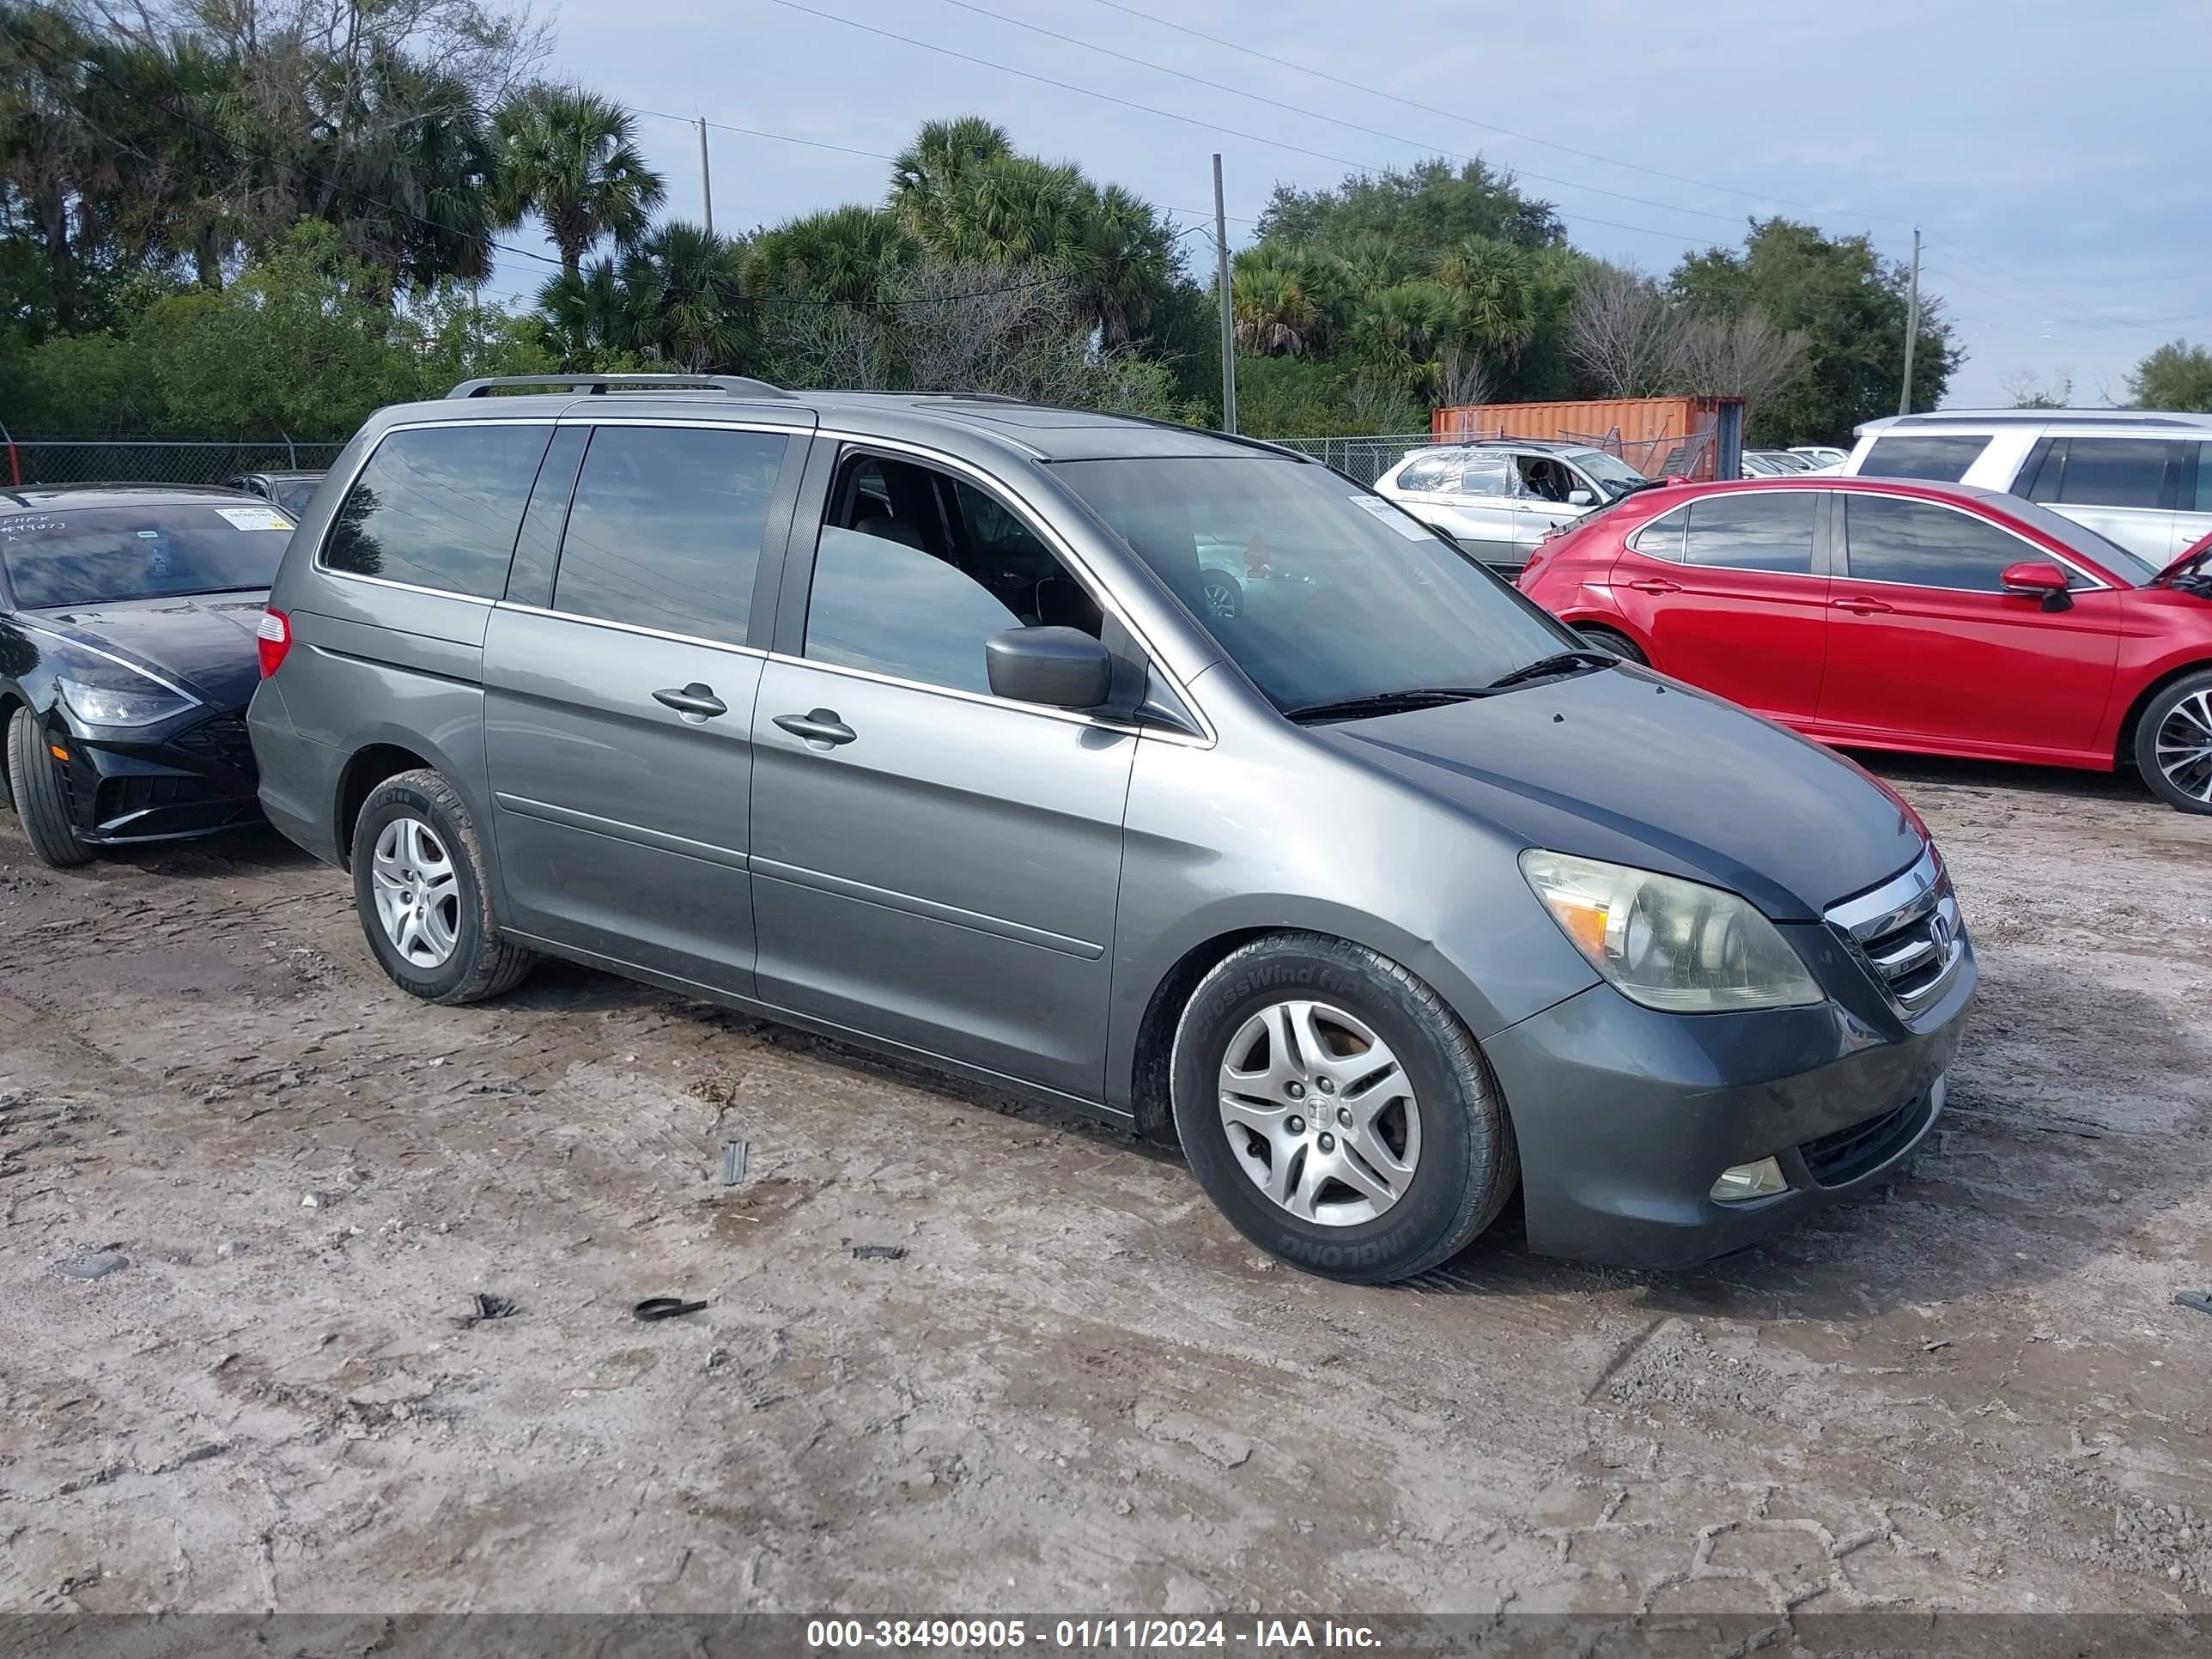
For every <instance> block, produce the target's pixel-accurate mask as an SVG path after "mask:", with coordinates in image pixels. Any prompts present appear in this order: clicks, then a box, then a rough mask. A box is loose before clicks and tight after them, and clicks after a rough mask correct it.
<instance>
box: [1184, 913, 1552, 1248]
mask: <svg viewBox="0 0 2212 1659" xmlns="http://www.w3.org/2000/svg"><path fill="white" fill-rule="evenodd" d="M1170 1073H1171V1076H1172V1079H1173V1094H1174V1108H1175V1119H1176V1133H1177V1134H1178V1136H1179V1137H1180V1139H1181V1140H1182V1148H1183V1156H1184V1157H1185V1158H1187V1159H1188V1161H1189V1164H1190V1167H1191V1172H1192V1173H1193V1174H1194V1175H1195V1176H1197V1177H1198V1182H1199V1184H1200V1186H1201V1187H1203V1188H1206V1194H1207V1195H1208V1196H1209V1197H1211V1198H1212V1200H1213V1201H1214V1203H1215V1204H1216V1205H1218V1206H1219V1207H1220V1209H1221V1211H1222V1212H1223V1213H1224V1214H1225V1215H1226V1216H1227V1217H1228V1218H1229V1219H1230V1221H1231V1223H1232V1224H1233V1225H1235V1226H1236V1228H1237V1231H1240V1232H1242V1233H1243V1235H1244V1236H1245V1237H1247V1238H1249V1239H1250V1240H1251V1241H1252V1242H1253V1243H1255V1244H1257V1245H1258V1246H1260V1248H1261V1249H1264V1250H1267V1251H1268V1252H1270V1253H1271V1254H1273V1255H1279V1256H1280V1257H1282V1258H1283V1259H1284V1260H1285V1261H1288V1262H1290V1263H1291V1264H1292V1265H1293V1266H1295V1267H1303V1268H1304V1269H1305V1270H1306V1271H1307V1272H1309V1273H1317V1274H1320V1275H1321V1276H1322V1277H1324V1278H1328V1279H1344V1280H1347V1281H1349V1282H1351V1283H1353V1284H1368V1285H1371V1284H1383V1283H1386V1282H1388V1281H1389V1280H1391V1279H1405V1278H1408V1277H1410V1276H1412V1275H1413V1274H1415V1273H1423V1272H1425V1271H1426V1270H1427V1269H1428V1268H1430V1267H1434V1266H1436V1264H1437V1263H1438V1262H1440V1261H1444V1260H1446V1259H1447V1258H1448V1257H1449V1256H1451V1255H1455V1254H1456V1253H1457V1252H1458V1251H1459V1250H1461V1249H1464V1248H1465V1247H1466V1245H1467V1244H1468V1243H1469V1242H1470V1241H1471V1240H1473V1239H1474V1237H1475V1236H1476V1235H1477V1234H1479V1233H1480V1232H1481V1231H1483V1230H1484V1229H1485V1228H1486V1227H1487V1226H1489V1225H1490V1224H1491V1223H1492V1221H1493V1220H1495V1219H1496V1218H1497V1217H1498V1212H1499V1211H1500V1210H1501V1209H1503V1208H1504V1205H1505V1201H1506V1200H1507V1199H1508V1198H1509V1197H1510V1196H1511V1194H1512V1192H1513V1188H1514V1185H1515V1182H1516V1180H1517V1179H1518V1176H1519V1165H1518V1162H1517V1160H1516V1156H1515V1152H1514V1146H1513V1132H1512V1127H1511V1125H1510V1123H1509V1122H1508V1121H1507V1119H1506V1115H1505V1110H1504V1105H1503V1103H1502V1102H1501V1101H1500V1100H1499V1098H1498V1091H1497V1087H1496V1085H1494V1084H1493V1083H1492V1081H1491V1079H1490V1074H1489V1071H1488V1068H1487V1067H1486V1066H1485V1065H1484V1063H1483V1059H1482V1054H1481V1050H1480V1048H1477V1046H1476V1044H1475V1042H1474V1036H1472V1035H1471V1034H1470V1033H1469V1032H1468V1029H1467V1027H1466V1026H1465V1025H1463V1024H1461V1023H1460V1021H1459V1018H1458V1017H1457V1016H1455V1014H1454V1013H1453V1012H1451V1010H1450V1009H1449V1007H1447V1006H1445V1004H1444V1002H1443V999H1442V998H1441V997H1439V996H1437V994H1436V993H1435V992H1434V991H1432V990H1431V989H1430V988H1429V987H1427V986H1425V985H1424V984H1422V983H1421V981H1419V980H1418V979H1416V978H1414V977H1413V975H1412V974H1410V973H1408V972H1407V970H1406V969H1403V968H1401V967H1400V966H1399V965H1398V964H1397V963H1394V962H1391V961H1389V959H1388V958H1387V957H1382V956H1379V955H1377V954H1376V952H1374V951H1370V950H1367V949H1366V948H1364V946H1361V945H1353V944H1351V943H1348V942H1347V941H1346V940H1343V939H1330V938H1327V937H1324V936H1322V935H1320V934H1315V933H1279V934H1271V935H1269V936H1267V938H1264V939H1255V940H1254V941H1253V942H1252V943H1250V944H1249V945H1243V947H1241V948H1240V949H1238V950H1237V951H1233V952H1231V954H1230V955H1229V956H1228V957H1226V958H1225V959H1224V960H1223V961H1222V963H1220V964H1219V965H1218V967H1216V968H1215V969H1213V971H1212V973H1210V974H1208V975H1206V977H1205V979H1203V980H1202V981H1200V983H1199V986H1198V988H1197V989H1196V991H1194V993H1193V994H1192V995H1191V999H1190V1001H1189V1003H1188V1005H1187V1006H1185V1008H1184V1010H1183V1015H1182V1022H1181V1023H1180V1024H1179V1025H1178V1026H1177V1028H1176V1040H1175V1049H1174V1054H1173V1058H1172V1060H1171V1063H1170Z"/></svg>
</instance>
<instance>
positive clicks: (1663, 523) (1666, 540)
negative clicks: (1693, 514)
mask: <svg viewBox="0 0 2212 1659" xmlns="http://www.w3.org/2000/svg"><path fill="white" fill-rule="evenodd" d="M1689 522H1690V509H1689V508H1688V507H1676V508H1675V509H1674V511H1673V512H1672V513H1667V514H1665V515H1664V516H1662V517H1660V518H1656V519H1654V520H1651V522H1650V524H1647V525H1645V526H1644V528H1643V529H1641V530H1639V531H1638V532H1636V533H1635V534H1634V535H1633V536H1631V537H1630V538H1628V544H1629V545H1630V546H1631V547H1632V548H1634V549H1635V550H1637V551H1638V553H1641V554H1643V555H1644V556H1646V557H1648V558H1654V559H1672V560H1673V561H1674V562H1675V563H1677V564H1680V562H1682V532H1683V529H1684V527H1685V526H1687V525H1688V524H1689Z"/></svg>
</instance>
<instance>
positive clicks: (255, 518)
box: [216, 507, 292, 530]
mask: <svg viewBox="0 0 2212 1659" xmlns="http://www.w3.org/2000/svg"><path fill="white" fill-rule="evenodd" d="M216 512H217V513H221V514H222V516H223V517H224V518H226V519H228V520H230V522H231V524H232V526H234V528H236V529H239V530H289V529H290V528H291V527H292V521H291V520H289V519H288V518H286V517H284V515H283V513H278V512H276V511H275V510H274V509H272V508H270V507H217V508H216Z"/></svg>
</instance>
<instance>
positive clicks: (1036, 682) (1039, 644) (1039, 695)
mask: <svg viewBox="0 0 2212 1659" xmlns="http://www.w3.org/2000/svg"><path fill="white" fill-rule="evenodd" d="M983 662H984V665H985V667H986V668H987V671H989V674H990V677H991V695H992V696H994V697H1005V698H1007V699H1009V700H1010V701H1012V702H1034V703H1039V704H1042V706H1043V707H1045V708H1097V707H1098V706H1099V705H1100V704H1102V703H1103V702H1105V701H1106V699H1107V697H1108V696H1109V693H1110V692H1111V690H1112V688H1113V684H1114V659H1113V658H1112V657H1111V656H1110V655H1109V654H1108V653H1107V650H1106V647H1104V646H1103V645H1101V644H1100V643H1099V642H1098V641H1097V640H1094V639H1092V638H1091V635H1088V634H1086V633H1085V632H1084V631H1083V630H1082V629H1079V628H1009V629H1006V630H1005V631H1004V632H1002V633H997V634H994V635H991V637H990V638H989V639H987V640H985V641H983Z"/></svg>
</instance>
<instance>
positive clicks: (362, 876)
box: [353, 768, 538, 1004]
mask: <svg viewBox="0 0 2212 1659" xmlns="http://www.w3.org/2000/svg"><path fill="white" fill-rule="evenodd" d="M353 897H354V907H355V908H356V909H357V910H358V911H359V912H360V913H361V930H362V933H364V934H366V935H367V936H368V948H369V949H370V950H371V951H374V953H375V955H376V960H377V962H378V963H379V964H380V966H382V968H383V969H384V971H385V972H386V974H388V975H391V977H392V983H393V984H395V985H397V986H398V987H399V988H400V989H401V990H403V991H404V992H406V993H407V994H409V995H410V996H417V997H420V998H422V1000H423V1001H425V1002H437V1003H446V1004H453V1003H462V1002H481V1001H483V1000H484V999H485V998H487V997H495V996H498V995H500V994H502V993H504V992H507V991H511V990H513V988H514V987H516V986H517V985H518V984H520V983H521V981H522V977H523V975H526V974H527V973H528V972H529V971H530V969H531V967H532V964H533V963H535V962H536V961H537V959H538V958H537V955H536V953H535V952H534V951H528V950H526V949H524V948H523V947H522V946H521V945H513V944H510V943H508V942H507V940H506V939H502V938H501V937H500V931H499V919H498V918H497V917H496V916H495V915H493V914H492V908H491V890H490V884H489V883H488V882H487V881H486V880H485V879H484V863H483V844H482V842H479V841H478V840H477V828H476V824H475V823H474V822H473V821H472V820H471V818H470V817H469V810H468V808H467V807H466V806H465V805H462V803H461V798H460V795H459V793H457V792H456V791H455V790H454V788H453V785H452V784H450V783H448V782H447V781H446V780H445V779H444V778H443V777H442V776H441V775H439V774H438V773H436V772H433V771H430V770H429V769H427V768H426V769H423V770H421V771H416V772H402V773H400V774H399V775H398V776H397V777H392V778H387V779H386V780H385V781H383V782H382V783H380V784H379V785H377V787H375V788H374V789H373V790H371V791H370V792H369V796H368V799H367V800H366V801H364V802H363V803H362V809H361V816H360V817H358V818H356V820H355V821H354V830H353ZM423 901H427V902H423ZM410 911H411V912H412V914H413V918H414V920H413V921H412V922H411V923H410V922H409V921H407V920H405V919H404V915H403V913H405V912H410Z"/></svg>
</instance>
